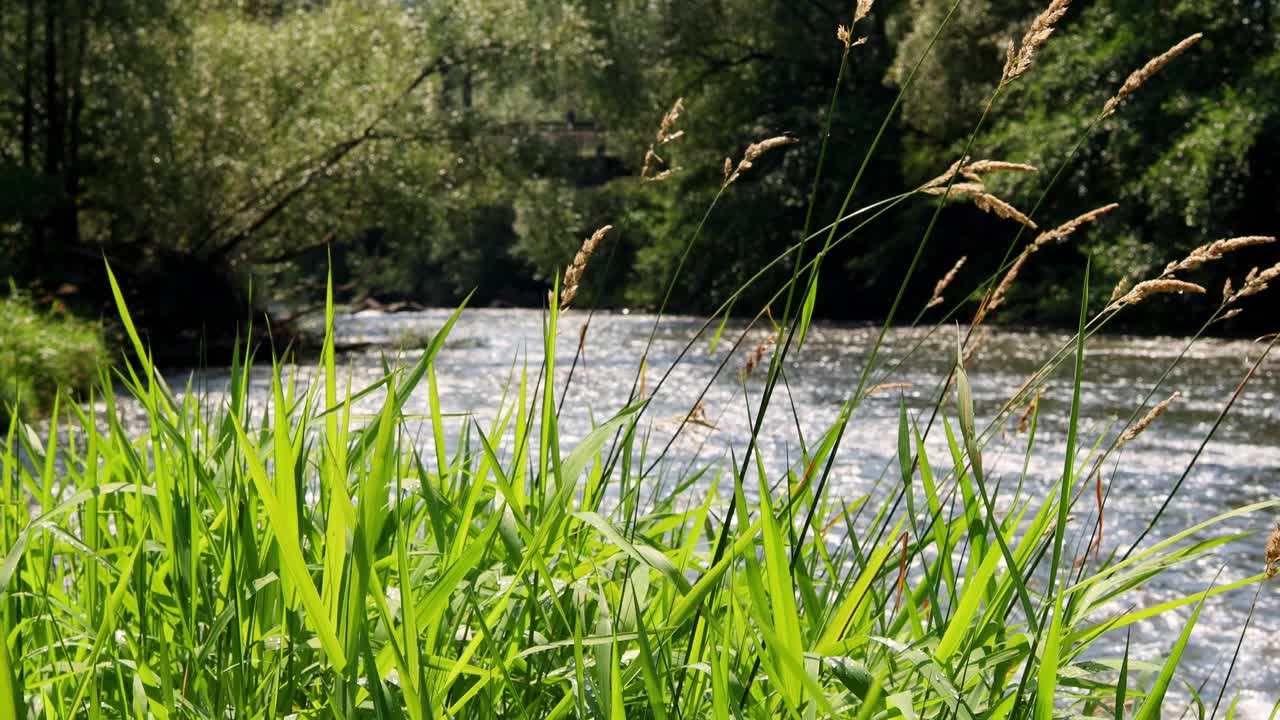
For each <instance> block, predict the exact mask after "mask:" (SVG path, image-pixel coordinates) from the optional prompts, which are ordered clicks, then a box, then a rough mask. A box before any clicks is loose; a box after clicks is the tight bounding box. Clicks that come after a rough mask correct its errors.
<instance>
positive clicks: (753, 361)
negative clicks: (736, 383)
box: [741, 333, 778, 380]
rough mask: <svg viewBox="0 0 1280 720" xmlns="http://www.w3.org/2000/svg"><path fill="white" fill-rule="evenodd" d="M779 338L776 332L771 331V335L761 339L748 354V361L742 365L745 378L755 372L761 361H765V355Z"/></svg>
mask: <svg viewBox="0 0 1280 720" xmlns="http://www.w3.org/2000/svg"><path fill="white" fill-rule="evenodd" d="M777 340H778V336H777V335H776V334H774V333H770V334H769V337H767V338H765V339H764V340H761V341H760V344H759V345H756V346H755V348H754V349H753V350H752V351H751V352H750V353H749V354H748V355H747V362H746V363H745V364H744V365H743V366H742V373H741V375H742V379H743V380H746V379H747V378H749V377H751V373H753V372H755V370H756V368H757V367H758V366H759V365H760V363H761V362H763V361H764V357H765V355H766V354H767V353H768V352H769V348H771V347H773V344H774V343H775V342H777Z"/></svg>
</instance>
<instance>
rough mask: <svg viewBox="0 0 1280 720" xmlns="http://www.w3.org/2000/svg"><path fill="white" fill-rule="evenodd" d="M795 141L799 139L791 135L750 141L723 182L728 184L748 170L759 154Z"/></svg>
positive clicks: (758, 157)
mask: <svg viewBox="0 0 1280 720" xmlns="http://www.w3.org/2000/svg"><path fill="white" fill-rule="evenodd" d="M797 142H800V141H799V140H796V139H795V138H793V137H787V136H786V135H779V136H777V137H771V138H768V139H766V140H761V141H760V142H757V143H751V144H750V145H748V146H747V150H746V152H744V153H743V154H742V160H740V161H738V168H737V169H736V170H734V171H733V173H732V174H730V175H729V178H728V179H727V180H725V181H724V184H725V185H728V184H729V183H731V182H733V181H734V180H737V179H738V177H739V176H740V175H742V173H744V172H746V171H747V170H750V169H751V167H752V165H754V164H755V162H756V160H759V159H760V156H761V155H764V154H765V153H767V152H769V151H770V150H773V149H774V148H780V147H783V146H786V145H792V144H794V143H797ZM725 167H728V165H726V166H725Z"/></svg>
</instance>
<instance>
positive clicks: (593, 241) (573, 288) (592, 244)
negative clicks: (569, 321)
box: [553, 225, 613, 310]
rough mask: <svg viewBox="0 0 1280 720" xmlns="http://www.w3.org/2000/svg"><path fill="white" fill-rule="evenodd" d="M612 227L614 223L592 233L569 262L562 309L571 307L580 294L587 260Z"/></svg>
mask: <svg viewBox="0 0 1280 720" xmlns="http://www.w3.org/2000/svg"><path fill="white" fill-rule="evenodd" d="M612 229H613V226H612V225H605V226H604V227H602V228H600V229H599V230H596V231H595V232H594V233H592V235H591V237H589V238H587V239H586V241H584V242H583V243H582V248H581V249H580V250H578V254H577V255H574V256H573V262H571V263H569V267H567V268H565V271H564V289H563V290H561V291H560V309H561V310H567V309H569V305H570V304H571V303H572V302H573V299H574V298H575V297H576V296H577V295H578V286H579V285H580V284H581V282H582V274H583V272H585V271H586V269H587V261H588V260H590V259H591V255H592V254H594V253H595V251H596V248H597V247H599V246H600V241H601V240H604V236H605V235H606V234H607V233H608V232H609V231H610V230H612ZM553 299H554V298H553Z"/></svg>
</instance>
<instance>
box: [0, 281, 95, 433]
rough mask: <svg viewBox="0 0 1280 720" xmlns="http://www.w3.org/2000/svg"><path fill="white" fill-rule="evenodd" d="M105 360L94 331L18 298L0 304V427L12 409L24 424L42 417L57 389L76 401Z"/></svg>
mask: <svg viewBox="0 0 1280 720" xmlns="http://www.w3.org/2000/svg"><path fill="white" fill-rule="evenodd" d="M105 358H106V351H105V349H104V345H103V338H102V330H101V328H100V327H98V326H97V325H94V324H91V323H87V322H85V321H83V320H79V319H76V318H75V317H72V316H70V315H68V314H67V313H66V312H50V311H42V310H40V309H38V308H36V306H35V305H34V304H33V303H32V302H31V300H30V299H29V298H26V297H23V296H21V295H14V296H11V297H8V298H3V299H0V427H5V426H7V425H8V421H9V418H10V417H11V414H12V413H13V410H14V408H17V411H18V416H19V417H23V418H32V417H38V416H40V415H43V414H45V413H47V412H48V411H49V410H50V409H51V408H52V407H53V403H54V399H55V398H56V397H57V394H58V390H59V389H60V388H63V389H66V390H67V391H69V392H70V393H72V394H75V395H77V396H81V395H82V394H83V393H84V392H85V391H87V390H88V389H89V387H90V386H91V385H93V384H94V383H95V382H97V379H98V369H99V367H100V366H101V364H102V363H103V361H104V360H105Z"/></svg>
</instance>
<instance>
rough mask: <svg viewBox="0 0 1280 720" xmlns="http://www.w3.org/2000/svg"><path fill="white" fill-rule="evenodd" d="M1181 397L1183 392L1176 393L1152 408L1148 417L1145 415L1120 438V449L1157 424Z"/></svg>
mask: <svg viewBox="0 0 1280 720" xmlns="http://www.w3.org/2000/svg"><path fill="white" fill-rule="evenodd" d="M1181 395H1182V393H1181V392H1175V393H1174V394H1172V395H1170V396H1169V397H1167V398H1165V399H1164V400H1162V401H1161V402H1160V403H1159V404H1158V405H1156V406H1155V407H1153V408H1151V411H1150V412H1148V413H1147V414H1146V415H1144V416H1143V417H1142V419H1141V420H1139V421H1138V422H1136V423H1134V425H1133V427H1131V428H1129V429H1128V430H1125V431H1124V433H1123V434H1122V435H1121V436H1120V443H1119V447H1123V446H1124V445H1125V444H1126V443H1128V442H1129V441H1130V440H1133V439H1134V438H1136V437H1138V436H1139V435H1141V434H1142V431H1143V430H1146V429H1147V427H1149V426H1150V425H1151V423H1153V422H1155V421H1156V418H1158V417H1160V416H1161V415H1163V414H1164V411H1165V410H1168V409H1169V405H1171V404H1173V401H1174V400H1177V399H1178V398H1179V397H1180V396H1181Z"/></svg>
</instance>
